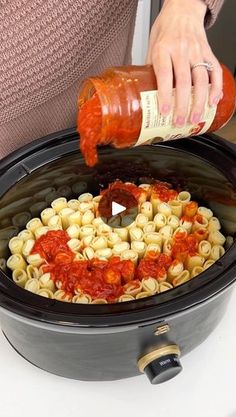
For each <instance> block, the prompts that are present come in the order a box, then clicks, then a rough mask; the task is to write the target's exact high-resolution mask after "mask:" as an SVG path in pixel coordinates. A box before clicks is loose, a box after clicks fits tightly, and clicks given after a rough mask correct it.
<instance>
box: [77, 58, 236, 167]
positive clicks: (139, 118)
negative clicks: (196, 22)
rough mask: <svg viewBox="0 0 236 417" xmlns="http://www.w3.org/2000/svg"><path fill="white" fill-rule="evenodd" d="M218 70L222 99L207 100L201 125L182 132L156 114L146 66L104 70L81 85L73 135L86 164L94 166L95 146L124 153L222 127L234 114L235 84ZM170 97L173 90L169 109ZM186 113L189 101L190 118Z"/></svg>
mask: <svg viewBox="0 0 236 417" xmlns="http://www.w3.org/2000/svg"><path fill="white" fill-rule="evenodd" d="M222 69H223V97H222V99H221V100H220V102H219V103H218V105H217V106H210V105H209V104H208V100H207V101H206V104H205V110H204V114H203V116H202V119H201V122H200V123H198V124H197V125H192V124H186V125H185V126H183V127H175V126H173V111H172V112H171V113H170V114H168V115H167V116H162V115H161V114H160V112H159V109H158V100H157V98H158V90H157V82H156V77H155V74H154V71H153V67H152V66H151V65H146V66H128V67H114V68H109V69H107V70H105V71H104V72H103V73H102V74H101V75H100V76H98V77H91V78H88V79H87V80H85V82H84V84H83V86H82V89H81V91H80V94H79V100H78V104H79V112H78V131H79V133H80V147H81V151H82V153H83V155H84V157H85V160H86V163H87V165H89V166H93V165H94V164H95V163H96V162H97V159H98V156H97V149H96V147H97V146H99V145H107V144H111V145H113V146H114V147H116V148H125V147H131V146H138V145H145V144H150V143H154V142H160V141H166V140H170V139H178V138H183V137H188V136H195V135H200V134H203V133H205V132H213V131H215V130H217V129H219V128H221V127H222V126H223V125H224V124H226V123H227V121H228V120H229V119H230V118H231V116H232V115H233V113H234V110H235V97H236V91H235V80H234V78H233V76H232V74H231V73H230V71H229V70H228V69H227V67H225V66H224V65H222ZM209 89H210V84H209ZM174 94H175V89H174V88H173V94H172V100H173V104H174ZM192 96H193V94H192ZM192 96H191V97H192ZM190 111H191V102H190V103H189V114H190Z"/></svg>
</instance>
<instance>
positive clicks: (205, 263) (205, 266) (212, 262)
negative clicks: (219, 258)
mask: <svg viewBox="0 0 236 417" xmlns="http://www.w3.org/2000/svg"><path fill="white" fill-rule="evenodd" d="M214 263H215V260H214V259H207V261H206V262H204V264H203V269H204V271H205V270H206V269H207V268H210V266H212V265H214Z"/></svg>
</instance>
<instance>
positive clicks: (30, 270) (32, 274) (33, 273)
mask: <svg viewBox="0 0 236 417" xmlns="http://www.w3.org/2000/svg"><path fill="white" fill-rule="evenodd" d="M26 273H27V276H28V278H29V279H32V278H35V279H39V276H40V273H39V270H38V268H36V266H33V265H28V266H27V267H26Z"/></svg>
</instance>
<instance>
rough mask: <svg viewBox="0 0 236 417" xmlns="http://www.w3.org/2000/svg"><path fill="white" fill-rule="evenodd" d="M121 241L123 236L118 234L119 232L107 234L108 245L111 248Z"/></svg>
mask: <svg viewBox="0 0 236 417" xmlns="http://www.w3.org/2000/svg"><path fill="white" fill-rule="evenodd" d="M119 242H121V237H120V236H119V235H118V233H115V232H111V233H110V234H109V235H108V236H107V245H108V247H109V248H113V246H114V245H115V244H116V243H119Z"/></svg>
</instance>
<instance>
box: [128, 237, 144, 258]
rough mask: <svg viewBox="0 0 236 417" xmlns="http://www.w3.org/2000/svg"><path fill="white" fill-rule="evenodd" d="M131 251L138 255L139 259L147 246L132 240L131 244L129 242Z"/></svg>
mask: <svg viewBox="0 0 236 417" xmlns="http://www.w3.org/2000/svg"><path fill="white" fill-rule="evenodd" d="M131 249H132V250H133V251H135V252H136V253H137V254H138V257H139V259H141V258H142V257H143V255H144V254H145V252H146V249H147V245H146V243H145V242H142V241H140V240H133V242H131Z"/></svg>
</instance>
